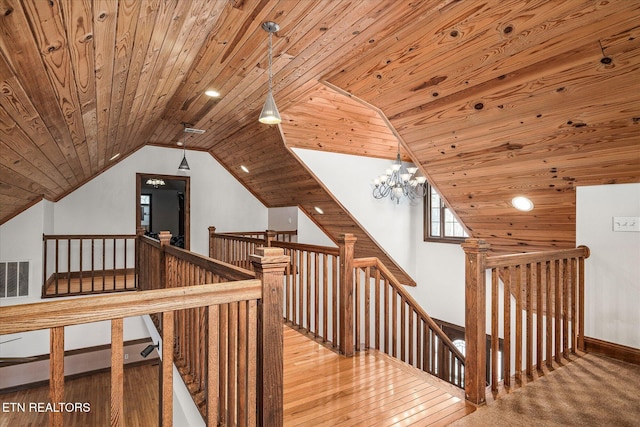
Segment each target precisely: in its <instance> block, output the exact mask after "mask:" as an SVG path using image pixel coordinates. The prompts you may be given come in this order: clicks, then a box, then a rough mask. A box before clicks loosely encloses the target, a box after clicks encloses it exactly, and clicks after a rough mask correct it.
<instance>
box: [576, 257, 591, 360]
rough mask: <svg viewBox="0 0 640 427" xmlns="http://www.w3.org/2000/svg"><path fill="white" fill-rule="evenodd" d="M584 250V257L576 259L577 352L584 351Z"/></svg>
mask: <svg viewBox="0 0 640 427" xmlns="http://www.w3.org/2000/svg"><path fill="white" fill-rule="evenodd" d="M580 247H581V248H584V249H585V252H586V255H585V256H584V257H580V258H579V259H578V319H577V322H578V328H577V329H578V350H580V351H584V259H585V258H588V257H589V248H587V247H586V246H580Z"/></svg>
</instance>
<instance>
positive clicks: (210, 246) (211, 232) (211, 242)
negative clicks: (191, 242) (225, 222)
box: [209, 225, 216, 259]
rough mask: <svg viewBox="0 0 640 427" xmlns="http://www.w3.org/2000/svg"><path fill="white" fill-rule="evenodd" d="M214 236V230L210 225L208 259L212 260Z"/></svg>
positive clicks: (214, 251)
mask: <svg viewBox="0 0 640 427" xmlns="http://www.w3.org/2000/svg"><path fill="white" fill-rule="evenodd" d="M215 234H216V228H215V227H214V226H213V225H212V226H211V227H209V258H214V259H215V255H216V248H215V237H214V236H215Z"/></svg>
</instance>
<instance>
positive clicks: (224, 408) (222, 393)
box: [218, 304, 229, 425]
mask: <svg viewBox="0 0 640 427" xmlns="http://www.w3.org/2000/svg"><path fill="white" fill-rule="evenodd" d="M219 334H220V349H219V355H220V356H219V357H220V359H219V363H220V365H219V370H220V372H219V384H218V396H219V397H218V399H219V400H220V415H219V419H220V420H219V425H227V415H228V411H229V407H228V405H227V379H228V375H227V370H228V366H229V364H228V362H227V356H228V353H229V351H228V347H229V304H224V305H222V306H220V322H219Z"/></svg>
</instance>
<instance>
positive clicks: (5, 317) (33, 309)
mask: <svg viewBox="0 0 640 427" xmlns="http://www.w3.org/2000/svg"><path fill="white" fill-rule="evenodd" d="M261 286H262V285H261V283H260V281H259V280H257V279H253V280H243V281H237V282H228V283H217V284H215V286H212V285H210V284H207V285H198V286H189V287H184V288H173V289H154V290H150V291H138V292H135V293H129V294H118V295H105V296H90V297H86V298H82V299H73V300H63V301H50V302H49V301H48V302H37V303H32V304H20V305H14V306H9V307H0V335H5V334H15V333H19V332H29V331H37V330H40V329H48V328H55V327H62V326H71V325H80V324H83V323H91V322H99V321H102V320H110V319H117V318H123V317H132V316H141V315H144V314H151V313H161V312H166V311H175V310H184V309H187V308H194V307H204V306H208V305H219V304H228V303H231V302H237V301H244V300H250V299H260V298H261V294H262V291H261Z"/></svg>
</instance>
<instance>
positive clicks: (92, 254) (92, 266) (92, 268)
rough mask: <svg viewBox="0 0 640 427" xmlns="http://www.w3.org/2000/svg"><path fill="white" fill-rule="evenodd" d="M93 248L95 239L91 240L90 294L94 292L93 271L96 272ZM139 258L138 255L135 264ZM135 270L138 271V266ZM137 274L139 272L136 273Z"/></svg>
mask: <svg viewBox="0 0 640 427" xmlns="http://www.w3.org/2000/svg"><path fill="white" fill-rule="evenodd" d="M95 246H96V240H95V239H93V238H92V239H91V292H93V291H94V290H95V271H96V260H95V258H96V251H95ZM139 257H141V255H139V256H138V257H136V262H139V261H138V260H139V259H142V258H139ZM136 270H139V266H137V268H136ZM138 273H139V272H138Z"/></svg>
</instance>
